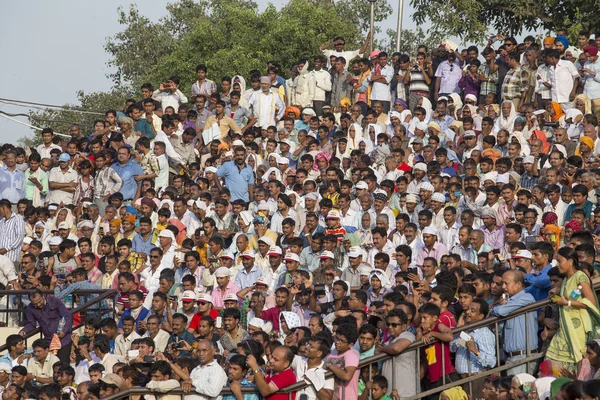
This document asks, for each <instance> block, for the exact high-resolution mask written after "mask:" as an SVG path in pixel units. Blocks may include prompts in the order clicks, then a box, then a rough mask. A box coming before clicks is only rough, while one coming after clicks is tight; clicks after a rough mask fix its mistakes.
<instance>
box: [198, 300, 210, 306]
mask: <svg viewBox="0 0 600 400" xmlns="http://www.w3.org/2000/svg"><path fill="white" fill-rule="evenodd" d="M207 304H208V302H206V301H199V302H198V305H199V306H205V305H207Z"/></svg>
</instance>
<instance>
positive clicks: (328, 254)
mask: <svg viewBox="0 0 600 400" xmlns="http://www.w3.org/2000/svg"><path fill="white" fill-rule="evenodd" d="M319 258H321V259H324V258H331V259H332V260H335V255H334V254H333V253H332V252H331V251H329V250H325V251H324V252H323V253H321V255H320V256H319Z"/></svg>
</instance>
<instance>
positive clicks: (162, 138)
mask: <svg viewBox="0 0 600 400" xmlns="http://www.w3.org/2000/svg"><path fill="white" fill-rule="evenodd" d="M163 104H164V103H163ZM176 130H177V126H176V125H175V122H174V121H173V120H170V119H166V120H165V121H163V123H162V130H161V131H159V132H156V137H155V138H154V143H156V142H163V143H164V144H165V152H166V154H167V158H168V159H169V161H171V163H173V164H176V165H178V166H180V167H181V168H183V169H185V170H187V168H186V166H185V163H184V162H183V160H182V158H181V156H180V155H179V153H177V151H175V148H174V147H173V144H172V143H171V140H170V138H171V136H172V135H174V134H175V131H176Z"/></svg>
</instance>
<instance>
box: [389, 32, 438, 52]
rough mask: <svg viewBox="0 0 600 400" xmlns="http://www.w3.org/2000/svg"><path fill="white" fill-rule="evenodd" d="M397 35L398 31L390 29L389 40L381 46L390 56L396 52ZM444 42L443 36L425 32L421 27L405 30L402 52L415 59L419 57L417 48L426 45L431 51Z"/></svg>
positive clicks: (401, 45)
mask: <svg viewBox="0 0 600 400" xmlns="http://www.w3.org/2000/svg"><path fill="white" fill-rule="evenodd" d="M396 33H397V31H395V30H393V29H388V30H387V32H386V37H387V38H388V40H386V41H384V42H382V44H381V45H380V48H381V49H387V50H386V51H387V52H388V54H392V53H394V52H395V51H396ZM442 41H443V38H442V37H441V36H439V35H437V34H430V33H429V32H425V31H424V30H423V28H421V27H418V28H417V29H416V30H408V29H403V30H402V34H401V36H400V52H401V53H407V54H409V55H410V56H411V57H414V56H416V55H417V54H416V51H417V46H419V45H425V46H427V48H428V49H430V50H431V49H433V48H434V47H437V46H438V45H439V44H440V43H442Z"/></svg>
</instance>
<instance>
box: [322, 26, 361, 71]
mask: <svg viewBox="0 0 600 400" xmlns="http://www.w3.org/2000/svg"><path fill="white" fill-rule="evenodd" d="M370 37H371V33H370V32H369V34H368V35H367V38H366V39H365V42H364V43H363V45H362V46H361V48H360V49H358V50H345V49H344V46H345V44H346V41H345V40H344V38H343V37H341V36H339V37H336V38H335V39H333V42H329V43H326V44H324V45H322V46H321V47H319V50H321V51H322V52H323V54H324V55H325V57H327V68H330V67H331V56H335V57H336V58H339V57H344V58H345V59H346V61H348V62H347V63H346V69H348V65H349V64H350V60H353V59H354V58H356V57H360V58H362V56H363V53H364V52H365V51H367V46H368V45H369V38H370ZM331 46H333V48H334V49H335V50H328V48H329V47H331Z"/></svg>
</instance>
